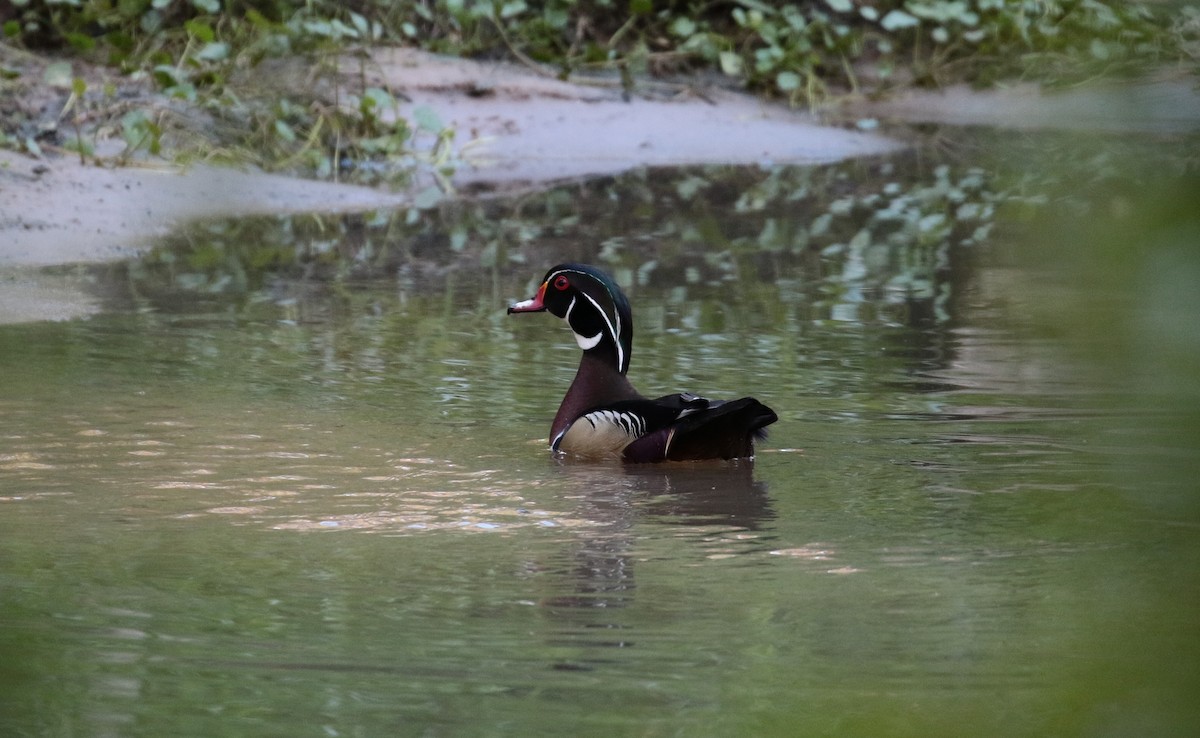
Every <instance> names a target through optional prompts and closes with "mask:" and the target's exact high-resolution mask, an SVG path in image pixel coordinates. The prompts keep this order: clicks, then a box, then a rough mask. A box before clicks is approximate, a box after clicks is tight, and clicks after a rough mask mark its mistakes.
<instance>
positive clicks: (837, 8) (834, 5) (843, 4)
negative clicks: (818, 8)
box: [825, 0, 854, 13]
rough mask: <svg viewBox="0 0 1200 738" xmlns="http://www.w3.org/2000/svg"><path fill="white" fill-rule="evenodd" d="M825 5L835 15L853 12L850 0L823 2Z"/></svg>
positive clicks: (828, 0)
mask: <svg viewBox="0 0 1200 738" xmlns="http://www.w3.org/2000/svg"><path fill="white" fill-rule="evenodd" d="M825 4H826V5H828V6H829V7H830V9H831V10H833V11H834V12H836V13H849V12H850V11H851V10H854V3H852V2H850V0H825Z"/></svg>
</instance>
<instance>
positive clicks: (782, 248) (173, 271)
mask: <svg viewBox="0 0 1200 738" xmlns="http://www.w3.org/2000/svg"><path fill="white" fill-rule="evenodd" d="M967 141H968V142H967V143H966V144H961V147H962V148H964V149H965V148H967V146H975V147H976V150H978V151H983V152H991V151H1000V152H1007V153H1006V155H1005V156H1004V157H1003V158H1002V157H994V158H995V159H996V161H994V162H993V163H991V164H989V169H988V170H985V169H983V168H980V167H979V166H973V165H957V164H946V163H938V162H937V161H936V159H937V158H941V159H948V158H949V157H946V156H941V157H934V159H935V161H934V162H933V163H926V161H925V159H926V158H927V157H928V156H929V154H928V152H926V151H918V152H916V153H910V154H905V155H901V156H896V157H891V158H889V159H886V160H875V161H858V162H849V163H843V164H839V165H835V166H821V167H775V168H770V169H751V168H745V167H741V168H728V167H710V168H702V169H691V170H682V171H675V170H646V171H642V172H638V173H633V174H629V175H625V176H622V177H619V178H615V179H606V180H597V181H593V182H588V183H582V184H571V185H564V186H561V187H558V188H555V189H552V190H550V191H547V192H544V193H538V194H535V195H526V196H512V197H507V198H494V199H487V200H476V201H461V202H454V203H444V204H442V205H440V206H438V207H434V208H428V209H417V208H413V209H411V210H401V211H395V212H392V213H376V214H373V215H369V216H289V217H283V218H250V219H242V220H236V221H219V222H213V223H208V224H204V225H200V226H196V227H193V228H191V229H187V230H184V231H182V232H179V233H177V234H175V235H174V236H172V237H171V238H169V239H168V240H167V241H166V242H165V243H164V244H163V245H162V246H160V247H159V248H157V249H155V250H154V251H152V252H151V253H149V254H148V255H147V256H146V257H145V258H143V259H141V260H140V261H138V262H135V263H133V264H131V265H130V266H129V274H128V275H127V276H128V281H127V282H123V284H127V285H128V289H129V290H130V291H131V292H132V296H133V299H134V300H135V302H138V303H141V304H146V303H148V304H149V305H152V306H154V307H155V308H157V309H167V310H172V309H186V305H188V304H195V303H200V304H205V303H206V302H207V301H208V300H209V299H210V298H208V297H206V296H208V295H214V294H216V295H220V296H221V300H222V301H226V300H228V299H229V298H230V297H231V296H232V297H234V298H236V299H237V300H240V301H241V304H242V305H243V306H246V305H259V304H263V303H266V304H273V305H275V306H277V308H278V309H281V310H283V311H284V312H285V313H286V314H287V315H288V316H290V317H292V318H295V319H304V316H305V315H306V314H309V313H311V311H312V310H314V309H326V308H318V307H314V306H313V305H312V300H311V299H310V298H311V297H313V296H318V297H319V298H320V300H322V301H324V300H327V298H328V296H329V294H330V293H333V294H334V295H336V296H338V297H341V298H343V299H353V297H354V293H355V289H356V285H359V284H361V283H366V282H371V283H376V282H380V281H383V282H392V283H394V284H395V285H396V288H397V289H398V290H399V291H400V294H401V301H403V300H404V299H406V298H405V297H404V296H406V295H433V294H439V293H440V294H458V295H460V296H462V295H468V294H474V295H476V296H477V298H478V305H477V307H478V309H479V310H481V311H485V312H486V311H487V306H490V307H491V308H494V307H495V305H497V304H501V303H503V302H504V300H506V299H511V298H513V297H516V296H517V295H518V293H520V292H522V291H523V290H525V289H527V288H528V287H529V286H530V283H531V282H532V280H533V279H535V278H536V277H537V276H540V275H541V273H542V271H543V269H545V268H546V267H547V266H549V265H551V264H553V263H557V262H559V261H565V260H577V261H588V262H594V263H600V264H602V265H604V266H605V267H607V268H608V269H609V270H610V271H612V272H613V273H614V276H615V277H616V278H617V280H618V282H620V283H621V284H623V285H624V286H625V287H626V288H627V289H628V290H629V291H630V292H636V291H637V290H638V289H639V288H642V287H651V288H654V289H659V290H666V291H667V296H668V300H669V302H670V303H671V304H673V305H675V306H681V305H683V304H684V303H688V302H691V301H695V300H700V301H704V300H706V299H708V298H712V297H715V296H722V297H728V295H729V294H730V293H729V291H730V290H736V291H737V293H738V296H739V302H741V303H742V304H745V305H750V306H753V307H754V308H755V309H761V310H763V311H771V310H778V309H779V308H778V307H777V305H778V303H779V302H780V301H782V303H783V304H784V305H785V306H786V309H788V310H790V311H794V312H795V313H796V314H797V315H798V316H802V317H803V318H804V319H806V320H816V319H834V320H847V321H853V322H863V323H881V324H908V325H919V324H930V323H932V324H943V323H946V322H948V321H950V320H951V319H952V317H953V314H954V301H955V299H956V298H957V297H959V296H960V293H961V291H962V288H963V285H962V284H961V282H962V279H963V272H964V270H963V269H962V266H964V265H965V264H968V263H969V261H970V253H971V250H972V249H973V248H975V247H977V246H979V245H981V244H985V243H987V242H988V241H989V239H990V238H991V236H992V232H993V229H994V226H995V224H996V221H997V217H998V211H1000V210H1001V209H1006V212H1008V213H1009V214H1011V215H1016V216H1018V218H1017V222H1018V223H1019V222H1020V216H1021V214H1022V213H1023V212H1034V211H1037V210H1040V209H1042V208H1044V207H1045V206H1046V204H1047V203H1050V202H1053V204H1054V206H1055V207H1056V208H1062V207H1067V208H1073V209H1075V210H1086V209H1087V208H1089V207H1095V206H1096V203H1095V202H1094V201H1093V199H1092V196H1093V195H1094V194H1095V192H1097V191H1099V190H1101V189H1102V188H1103V187H1105V186H1106V185H1107V184H1108V183H1112V182H1127V181H1129V180H1130V179H1134V180H1136V177H1135V176H1131V172H1144V173H1147V174H1148V173H1151V172H1156V171H1161V169H1162V167H1161V166H1159V164H1156V163H1155V162H1154V158H1152V157H1148V156H1146V154H1147V151H1139V150H1137V147H1136V146H1127V145H1124V144H1123V146H1124V148H1120V149H1117V148H1115V147H1114V146H1113V145H1111V144H1112V142H1109V141H1099V142H1097V141H1095V140H1085V139H1081V138H1080V137H1079V136H1078V135H1075V136H1074V137H1056V136H1049V135H1040V136H1039V137H1037V138H1036V139H1032V140H1029V141H1027V140H1026V139H1024V138H1021V137H1017V136H1013V135H1008V136H1005V135H1002V134H994V135H987V134H979V133H973V134H972V135H971V137H967ZM1185 150H1186V149H1185ZM1150 151H1161V149H1150ZM1014 152H1015V153H1014ZM977 158H978V159H983V158H984V156H980V157H977ZM1157 158H1161V154H1158V155H1157ZM1188 161H1189V159H1188V157H1186V156H1181V157H1177V158H1176V159H1175V160H1173V161H1172V162H1161V164H1164V165H1174V166H1176V168H1178V166H1180V164H1179V162H1184V164H1183V166H1187V164H1186V162H1188ZM1147 162H1149V163H1147ZM1143 176H1145V175H1143ZM1008 220H1012V218H1009V219H1008ZM712 310H713V308H712V306H708V307H703V306H699V305H695V304H692V305H689V306H688V307H687V309H686V310H684V311H683V312H682V313H679V316H680V317H679V320H681V321H682V322H683V324H681V325H680V326H677V327H681V328H687V327H688V325H687V324H692V325H701V324H707V325H708V326H709V327H712V328H719V326H720V322H721V318H720V316H719V315H717V314H714V313H713V312H712Z"/></svg>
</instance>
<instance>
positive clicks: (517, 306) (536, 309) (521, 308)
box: [508, 282, 546, 315]
mask: <svg viewBox="0 0 1200 738" xmlns="http://www.w3.org/2000/svg"><path fill="white" fill-rule="evenodd" d="M545 297H546V284H545V283H544V282H543V283H542V286H541V287H539V288H538V293H537V294H536V295H534V296H533V297H531V298H529V299H528V300H521V301H520V302H516V303H513V304H512V305H509V306H508V314H509V315H512V314H513V313H540V312H542V311H543V310H545V309H546V304H545V303H544V302H543V299H544V298H545Z"/></svg>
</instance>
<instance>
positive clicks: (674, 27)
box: [671, 15, 696, 38]
mask: <svg viewBox="0 0 1200 738" xmlns="http://www.w3.org/2000/svg"><path fill="white" fill-rule="evenodd" d="M695 32H696V23H695V21H693V20H692V19H691V18H687V17H684V16H682V15H681V16H679V17H678V18H676V19H675V21H674V22H673V23H671V33H673V34H675V35H676V36H679V37H680V38H688V37H689V36H691V35H692V34H693V33H695Z"/></svg>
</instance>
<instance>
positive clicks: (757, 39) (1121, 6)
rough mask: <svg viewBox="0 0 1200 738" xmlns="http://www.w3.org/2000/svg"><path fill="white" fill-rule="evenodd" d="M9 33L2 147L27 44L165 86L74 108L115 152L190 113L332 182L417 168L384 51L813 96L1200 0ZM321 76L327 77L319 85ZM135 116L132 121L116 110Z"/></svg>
mask: <svg viewBox="0 0 1200 738" xmlns="http://www.w3.org/2000/svg"><path fill="white" fill-rule="evenodd" d="M0 28H2V32H3V39H4V40H3V44H2V45H0V52H3V53H0V67H2V69H0V71H2V72H3V74H0V112H4V113H5V114H6V115H5V116H4V117H5V118H6V122H5V123H4V124H3V125H0V145H6V146H8V147H10V148H21V149H26V150H29V151H31V152H33V153H38V152H37V148H38V141H39V140H42V141H43V142H45V140H46V139H45V138H44V136H43V138H41V139H39V135H41V134H44V131H39V130H38V126H39V125H41V126H42V127H45V126H46V125H48V124H47V123H46V122H45V121H41V122H38V121H31V120H26V118H30V117H31V116H28V115H26V116H24V117H22V115H18V114H16V113H15V112H14V110H16V109H17V108H19V105H18V101H19V99H20V97H21V96H22V94H23V88H22V86H21V79H20V78H21V77H22V76H24V75H32V74H40V68H37V70H36V71H34V70H35V67H34V66H31V65H24V64H22V63H21V62H20V58H19V57H14V55H13V53H10V52H17V53H24V51H26V50H28V51H36V52H38V53H52V54H54V55H59V56H66V57H68V58H79V59H84V60H87V61H89V62H93V63H101V64H104V65H107V66H108V67H109V68H111V69H114V70H118V71H119V73H120V74H122V75H125V78H126V79H130V80H138V79H147V78H148V79H149V80H152V82H153V83H154V85H155V86H156V87H157V89H158V90H159V91H161V92H162V93H165V95H166V97H167V99H168V104H165V105H164V104H161V103H149V102H142V103H139V102H137V101H131V100H130V96H129V94H128V93H127V91H125V90H124V89H123V88H122V85H121V84H120V83H119V82H117V83H112V84H110V85H106V86H98V85H93V86H92V88H91V89H90V90H89V91H88V95H87V96H81V99H80V100H78V101H76V104H77V105H78V106H83V107H84V108H86V107H87V106H88V105H90V106H91V110H92V113H93V117H98V116H99V115H100V113H99V112H98V111H100V110H113V109H119V115H118V116H117V118H118V119H119V125H120V129H121V131H120V132H121V136H122V137H123V138H124V140H125V142H126V144H127V147H128V148H127V150H126V151H125V152H124V154H123V155H122V156H123V157H127V156H129V155H132V154H133V153H136V152H137V151H142V150H145V151H150V152H157V151H159V150H161V149H162V145H161V144H162V141H163V139H164V137H165V136H167V135H168V134H169V131H170V130H171V125H170V123H171V119H172V117H174V118H175V119H177V120H178V119H180V118H183V117H185V116H184V115H183V114H181V113H180V110H179V106H181V105H182V106H191V108H193V109H194V108H198V109H199V111H200V112H201V114H202V115H204V116H211V118H212V119H213V120H215V121H216V123H217V124H218V125H217V126H216V127H215V128H213V127H210V128H207V129H206V128H204V127H203V126H201V127H200V129H199V130H200V133H199V135H198V136H197V135H194V134H195V129H193V130H192V131H191V132H190V134H192V135H188V136H181V137H180V138H183V139H195V140H193V141H190V142H189V141H185V142H184V143H183V144H181V145H178V146H175V147H173V150H174V151H176V152H178V154H179V155H180V156H182V157H183V158H185V159H186V158H194V157H205V158H235V159H240V160H249V161H251V162H253V163H255V164H258V165H260V166H266V167H270V168H291V169H300V170H303V171H307V172H309V173H312V174H316V175H317V176H325V177H329V176H337V175H338V174H339V173H340V171H341V169H342V167H343V164H345V163H349V164H351V165H354V168H355V172H357V173H358V174H360V175H361V174H363V173H364V172H373V171H375V172H377V171H378V170H373V169H371V168H370V167H362V166H359V164H361V163H363V162H368V161H374V162H386V161H404V162H407V163H409V164H411V163H412V158H411V157H412V155H413V153H414V151H413V146H412V141H411V138H412V136H411V131H409V130H408V127H407V125H406V124H405V123H404V122H403V119H402V118H400V117H398V116H394V115H383V114H381V113H383V112H386V111H388V110H389V109H392V108H395V107H396V105H397V100H395V99H394V98H392V96H391V94H390V93H389V92H387V91H386V90H382V89H378V88H376V89H369V88H367V87H366V85H365V83H364V84H362V85H359V86H358V87H357V88H354V89H348V88H347V87H348V85H347V84H346V82H345V79H344V78H342V77H341V76H339V74H338V72H339V66H345V65H346V64H350V63H353V62H350V61H348V60H349V59H353V58H354V54H355V53H356V52H358V51H361V50H362V49H363V48H364V47H367V46H372V45H378V44H401V45H410V46H419V47H421V48H424V49H428V50H431V51H435V52H440V53H449V54H457V55H465V56H476V57H479V56H482V57H490V58H496V57H506V58H516V59H519V60H521V61H523V62H525V63H529V64H534V63H540V64H543V65H547V66H548V67H549V68H550V69H556V70H558V72H559V74H560V75H561V76H563V77H568V76H570V75H573V74H576V73H585V74H586V73H605V72H609V73H613V74H617V73H619V75H620V79H621V81H622V83H623V84H625V85H626V86H629V85H635V84H636V81H635V80H636V79H638V78H640V77H643V76H645V75H671V74H674V73H694V72H697V71H706V70H707V71H711V72H712V73H713V74H714V75H717V76H718V77H724V78H725V79H727V80H728V82H730V83H732V84H736V85H742V86H746V87H749V88H751V89H754V90H758V91H761V92H763V93H766V94H771V95H777V96H780V97H783V98H786V99H787V100H789V101H790V102H792V103H793V104H808V105H812V104H815V103H819V102H821V101H823V100H826V99H828V98H829V97H830V96H832V95H836V94H840V93H842V92H847V91H866V92H869V91H873V90H877V89H882V88H885V87H887V86H891V85H908V84H927V85H928V84H934V85H936V84H944V83H949V82H956V81H968V82H972V83H977V84H987V83H990V82H994V81H996V80H998V79H1001V78H1012V77H1024V78H1035V79H1038V80H1041V81H1044V82H1049V83H1065V82H1070V81H1074V80H1079V79H1082V78H1085V77H1090V76H1095V75H1104V74H1113V73H1128V72H1137V71H1144V70H1146V69H1148V68H1151V67H1153V66H1155V65H1162V64H1166V63H1177V62H1182V63H1184V64H1186V65H1189V66H1190V67H1191V68H1195V66H1196V62H1197V59H1200V10H1198V9H1196V8H1195V7H1192V6H1187V5H1180V4H1178V3H1162V2H1118V1H1116V0H874V1H873V2H861V1H858V0H853V1H852V0H806V1H804V2H766V1H764V0H734V1H733V2H729V3H710V2H704V1H702V0H672V1H671V2H663V3H651V2H648V1H647V0H630V1H629V2H617V1H616V0H549V1H548V2H542V3H531V2H526V0H427V1H420V2H418V1H414V0H403V1H401V2H384V1H383V0H355V2H349V3H342V2H332V1H331V0H305V1H304V2H301V1H300V0H119V1H117V2H114V1H113V0H57V1H55V2H49V1H44V2H43V1H38V0H13V2H11V3H8V4H7V5H6V6H4V7H3V8H0ZM6 48H7V49H8V52H5V49H6ZM295 55H306V56H308V57H310V58H311V59H312V60H313V63H312V65H311V68H312V71H311V79H309V80H307V81H306V84H305V85H301V89H300V90H299V91H297V90H296V88H295V86H282V87H274V88H272V89H266V90H264V89H262V86H261V85H259V86H258V87H255V86H254V85H250V84H247V82H246V78H247V77H253V76H257V77H260V78H264V79H267V80H268V82H267V85H268V87H271V81H270V80H269V78H270V77H271V75H272V74H274V71H273V70H271V69H264V68H263V67H262V66H261V65H262V64H263V63H264V62H265V61H267V60H270V59H276V58H280V57H288V56H295ZM14 59H17V61H14ZM341 71H346V70H341ZM69 74H70V71H69V67H68V75H69ZM321 80H326V81H329V82H330V84H327V85H326V86H325V88H323V89H322V91H323V92H324V93H325V94H323V95H322V94H319V93H318V89H319V88H320V84H318V83H319V82H320V81H321ZM330 85H332V86H333V87H334V90H333V92H332V97H333V102H331V101H330V94H329V89H328V88H329V87H330ZM170 101H177V104H175V105H174V107H173V106H172V104H171V103H170ZM135 108H137V109H140V110H141V114H140V115H137V114H134V115H133V116H132V117H121V116H124V115H125V114H126V113H129V112H131V111H132V110H134V109H135ZM77 110H78V108H77ZM84 117H85V118H86V116H84ZM50 125H52V124H50ZM114 125H115V124H114ZM63 138H64V137H62V136H59V137H58V139H57V140H58V141H59V142H60V143H61V141H62V140H63ZM75 140H76V146H75V148H78V149H80V150H81V151H82V150H83V146H84V143H85V142H84V141H82V140H81V139H80V137H79V136H76V137H75ZM389 176H390V175H389Z"/></svg>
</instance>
